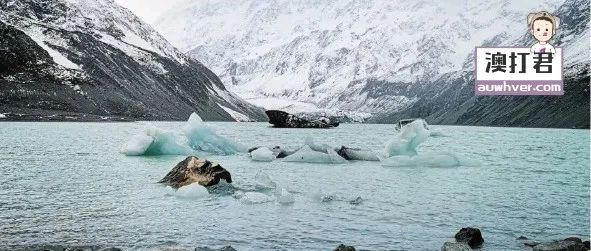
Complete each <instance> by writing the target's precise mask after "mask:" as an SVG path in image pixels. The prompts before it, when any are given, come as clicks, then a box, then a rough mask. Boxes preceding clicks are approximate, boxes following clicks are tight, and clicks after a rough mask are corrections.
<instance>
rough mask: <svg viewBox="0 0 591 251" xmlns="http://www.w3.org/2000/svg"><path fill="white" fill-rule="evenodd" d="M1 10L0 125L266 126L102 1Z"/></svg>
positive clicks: (206, 74) (257, 111) (10, 4)
mask: <svg viewBox="0 0 591 251" xmlns="http://www.w3.org/2000/svg"><path fill="white" fill-rule="evenodd" d="M0 7H1V8H0V9H1V12H0V34H1V37H2V40H1V42H0V45H1V48H2V51H0V59H2V60H1V61H2V62H4V65H2V68H1V69H0V90H1V92H0V113H3V114H5V115H4V116H6V117H8V118H5V119H9V120H21V119H23V120H39V119H41V120H43V119H54V118H57V119H63V120H69V119H72V120H110V119H114V118H117V119H126V120H136V119H144V120H185V119H186V118H187V117H188V116H189V115H190V114H191V113H193V112H197V113H198V114H199V115H200V116H201V117H203V118H204V119H205V120H236V118H234V117H235V116H234V115H236V114H241V115H244V116H241V118H242V119H244V118H247V119H248V120H264V119H265V116H264V113H263V110H262V109H261V108H258V107H256V106H253V105H251V104H249V103H247V102H245V101H244V100H242V99H240V98H239V97H237V96H236V95H234V94H232V93H230V92H229V91H227V90H226V89H225V87H224V86H223V84H222V83H221V82H220V80H219V78H218V77H217V76H216V75H215V74H214V73H213V72H211V71H210V70H209V69H207V68H206V67H205V66H203V64H201V63H200V62H198V61H197V60H195V59H191V58H188V57H186V56H185V55H184V54H182V53H180V52H179V51H178V50H176V49H175V48H174V47H173V46H172V45H170V44H169V43H168V42H167V41H166V40H165V39H164V38H163V37H162V36H160V35H159V34H158V33H157V32H156V31H154V30H153V29H152V28H151V27H150V26H149V25H146V24H145V23H143V22H142V21H141V20H139V19H138V18H137V17H135V16H134V15H133V14H132V13H131V12H130V11H128V10H127V9H125V8H122V7H120V6H118V5H117V4H116V3H115V2H113V1H111V0H100V1H89V0H52V1H44V2H37V1H30V0H23V1H7V0H2V1H0ZM224 108H226V109H224ZM229 111H230V112H229Z"/></svg>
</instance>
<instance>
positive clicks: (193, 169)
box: [159, 156, 232, 188]
mask: <svg viewBox="0 0 591 251" xmlns="http://www.w3.org/2000/svg"><path fill="white" fill-rule="evenodd" d="M220 180H225V181H226V182H228V183H232V176H231V175H230V172H228V171H227V170H226V169H224V168H223V167H221V166H220V165H219V164H217V163H212V162H210V161H208V160H205V159H200V158H197V157H195V156H189V157H187V158H186V159H185V160H183V161H181V162H179V163H178V164H177V165H176V166H175V167H174V168H173V169H172V170H171V171H170V172H168V174H166V176H164V178H162V180H160V181H159V183H164V184H166V185H169V186H171V187H173V188H179V187H182V186H186V185H189V184H192V183H195V182H196V183H198V184H199V185H202V186H205V187H209V186H213V185H216V184H218V183H219V182H220Z"/></svg>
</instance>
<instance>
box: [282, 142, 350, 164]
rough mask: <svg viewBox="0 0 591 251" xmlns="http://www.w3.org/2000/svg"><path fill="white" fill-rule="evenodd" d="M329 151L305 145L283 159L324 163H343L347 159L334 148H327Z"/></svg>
mask: <svg viewBox="0 0 591 251" xmlns="http://www.w3.org/2000/svg"><path fill="white" fill-rule="evenodd" d="M326 151H327V153H323V152H317V151H314V150H312V149H311V148H310V146H308V145H305V146H303V147H302V148H301V149H300V150H298V151H297V152H295V153H294V154H292V155H289V156H287V157H285V158H284V159H283V161H287V162H304V163H324V164H343V163H347V160H346V159H344V158H343V157H341V156H340V155H338V154H337V153H336V152H335V151H334V150H332V149H326Z"/></svg>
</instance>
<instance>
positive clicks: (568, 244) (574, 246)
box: [533, 237, 588, 251]
mask: <svg viewBox="0 0 591 251" xmlns="http://www.w3.org/2000/svg"><path fill="white" fill-rule="evenodd" d="M533 250H534V251H585V250H588V249H587V248H586V247H585V244H583V242H582V241H581V239H580V238H577V237H570V238H566V239H564V240H561V241H552V242H544V243H540V244H538V245H535V246H534V249H533Z"/></svg>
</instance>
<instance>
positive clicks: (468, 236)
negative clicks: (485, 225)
mask: <svg viewBox="0 0 591 251" xmlns="http://www.w3.org/2000/svg"><path fill="white" fill-rule="evenodd" d="M455 238H456V241H457V242H465V243H467V244H468V245H469V246H470V247H472V248H474V247H478V246H480V245H482V243H483V242H484V239H483V238H482V234H481V233H480V229H478V228H471V227H467V228H462V229H460V231H459V232H458V233H456V235H455Z"/></svg>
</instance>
